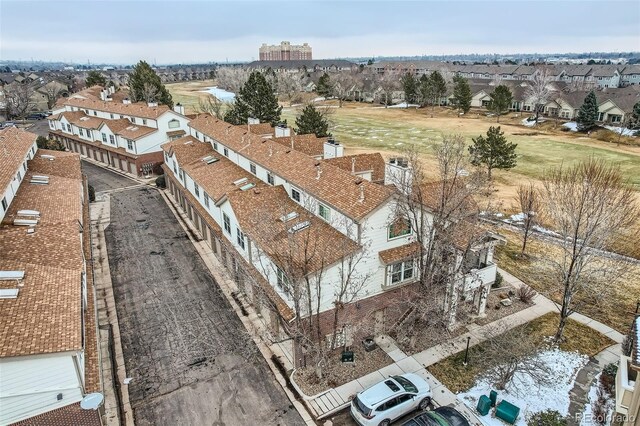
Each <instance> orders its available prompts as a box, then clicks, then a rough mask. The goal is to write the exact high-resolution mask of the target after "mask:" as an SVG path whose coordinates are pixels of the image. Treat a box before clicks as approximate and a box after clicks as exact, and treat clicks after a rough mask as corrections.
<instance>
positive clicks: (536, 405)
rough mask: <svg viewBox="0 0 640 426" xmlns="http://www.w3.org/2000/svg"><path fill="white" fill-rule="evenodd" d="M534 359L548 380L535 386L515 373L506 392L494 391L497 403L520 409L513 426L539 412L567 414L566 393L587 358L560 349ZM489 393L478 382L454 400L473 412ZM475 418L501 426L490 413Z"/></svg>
mask: <svg viewBox="0 0 640 426" xmlns="http://www.w3.org/2000/svg"><path fill="white" fill-rule="evenodd" d="M536 357H537V359H538V360H540V361H543V362H544V363H545V364H546V365H547V366H548V367H549V369H550V375H549V380H547V382H546V383H536V381H535V380H534V379H532V378H531V377H530V376H529V375H527V374H522V373H520V372H517V373H516V374H515V376H514V378H513V380H512V382H511V383H510V384H509V385H508V386H507V389H506V390H504V391H497V392H498V402H500V401H501V400H503V399H505V400H507V401H509V402H510V403H512V404H514V405H516V406H518V407H520V415H519V416H518V419H517V420H516V423H515V425H516V426H526V424H527V418H528V417H529V416H531V415H533V414H535V413H539V412H541V411H546V410H555V411H558V412H559V413H560V414H561V415H563V416H566V415H567V414H568V413H569V403H570V398H569V392H570V391H571V389H572V388H573V386H574V383H575V379H576V375H577V373H578V370H579V369H580V368H581V367H583V366H584V365H585V364H586V363H587V361H588V357H587V356H584V355H580V354H579V353H576V352H564V351H561V350H560V349H549V350H545V351H542V352H540V353H539V354H538V355H537V356H536ZM493 389H494V388H493V386H492V385H491V383H490V382H489V381H488V380H486V379H484V378H480V379H479V380H478V381H477V382H476V384H475V386H474V387H473V388H471V389H470V390H468V391H467V392H464V393H460V394H458V397H459V398H460V399H461V400H462V401H463V402H464V403H465V404H466V405H467V406H469V407H470V408H471V409H473V410H475V408H476V406H477V404H478V400H479V399H480V396H482V395H487V396H489V392H490V391H491V390H493ZM479 418H480V419H481V420H482V423H483V424H485V425H486V426H504V423H503V422H502V421H501V420H499V419H497V418H495V417H493V416H492V413H489V414H488V415H486V416H483V417H479Z"/></svg>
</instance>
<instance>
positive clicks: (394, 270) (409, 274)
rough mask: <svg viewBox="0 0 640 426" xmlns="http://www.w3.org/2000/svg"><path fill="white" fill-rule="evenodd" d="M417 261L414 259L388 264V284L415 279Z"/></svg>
mask: <svg viewBox="0 0 640 426" xmlns="http://www.w3.org/2000/svg"><path fill="white" fill-rule="evenodd" d="M415 266H416V262H415V261H414V260H413V259H409V260H405V261H403V262H397V263H394V264H392V265H389V266H387V285H395V284H400V283H403V282H406V281H409V280H411V279H413V277H414V275H415V273H414V272H415Z"/></svg>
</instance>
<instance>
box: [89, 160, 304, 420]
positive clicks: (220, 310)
mask: <svg viewBox="0 0 640 426" xmlns="http://www.w3.org/2000/svg"><path fill="white" fill-rule="evenodd" d="M83 169H84V172H85V173H86V174H87V175H88V177H89V183H90V184H92V185H93V186H94V187H95V189H96V191H97V192H100V191H109V190H113V189H118V188H124V187H127V186H131V185H134V186H132V187H131V188H129V189H127V190H124V191H118V192H113V193H111V194H110V197H111V201H110V204H111V213H110V217H111V223H110V224H109V226H108V227H107V228H106V230H105V238H106V241H107V251H108V255H109V262H110V270H111V277H112V281H113V288H114V296H115V300H116V307H117V313H118V319H119V323H120V334H121V341H122V349H123V352H124V358H125V365H126V369H127V375H128V376H129V377H131V378H132V381H131V383H130V384H129V395H130V402H131V406H132V408H133V411H134V417H135V422H136V424H138V425H182V424H184V425H230V426H231V425H302V424H304V422H303V421H302V419H301V418H300V416H299V414H298V413H297V411H296V410H295V409H294V408H293V406H292V405H291V403H290V401H289V400H288V399H287V397H286V395H285V393H284V391H283V390H282V388H281V387H280V386H279V385H278V384H277V382H276V381H275V379H274V377H273V375H272V373H271V371H270V370H269V368H268V366H267V365H266V363H265V361H264V359H263V358H262V357H261V355H260V353H259V352H258V350H257V348H256V347H255V345H254V343H253V341H252V340H251V339H250V337H249V336H248V334H247V333H246V331H245V329H244V327H243V325H242V323H241V322H240V320H239V319H238V317H237V316H236V314H235V312H234V311H233V310H232V309H231V307H230V305H229V303H228V302H227V300H226V298H225V297H224V295H223V294H222V292H221V291H220V290H219V288H218V286H217V284H216V282H215V281H214V279H213V277H212V276H211V275H210V273H209V272H208V270H207V268H206V267H205V265H204V263H203V262H202V260H201V259H200V258H199V256H198V254H197V252H196V251H195V249H194V247H193V245H192V244H191V242H190V240H189V239H188V238H187V236H186V234H185V233H184V232H183V230H182V228H181V227H180V226H179V224H178V223H177V221H176V219H175V217H174V216H173V214H172V213H171V211H170V210H169V208H168V207H167V205H166V204H165V202H164V201H163V199H162V197H161V195H160V194H159V192H157V190H155V189H153V188H149V187H140V186H135V185H137V183H136V182H135V181H132V180H130V179H127V178H126V177H123V176H118V175H115V174H113V173H111V172H109V171H106V170H103V169H101V168H99V167H97V166H94V165H91V164H87V163H84V164H83Z"/></svg>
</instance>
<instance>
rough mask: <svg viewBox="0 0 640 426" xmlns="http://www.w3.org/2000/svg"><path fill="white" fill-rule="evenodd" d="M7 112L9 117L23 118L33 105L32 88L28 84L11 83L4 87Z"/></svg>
mask: <svg viewBox="0 0 640 426" xmlns="http://www.w3.org/2000/svg"><path fill="white" fill-rule="evenodd" d="M4 96H5V102H6V103H7V112H8V113H9V116H10V117H14V118H24V117H25V116H26V115H27V114H28V113H29V111H31V109H32V108H33V107H34V106H35V102H34V100H33V88H32V87H31V86H30V85H29V84H26V83H25V84H20V83H12V84H8V85H6V86H5V87H4Z"/></svg>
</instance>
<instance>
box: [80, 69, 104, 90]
mask: <svg viewBox="0 0 640 426" xmlns="http://www.w3.org/2000/svg"><path fill="white" fill-rule="evenodd" d="M85 83H86V85H87V87H92V86H102V87H105V86H106V84H107V79H106V78H104V76H103V75H102V74H100V72H99V71H89V74H88V75H87V79H86V81H85Z"/></svg>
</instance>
